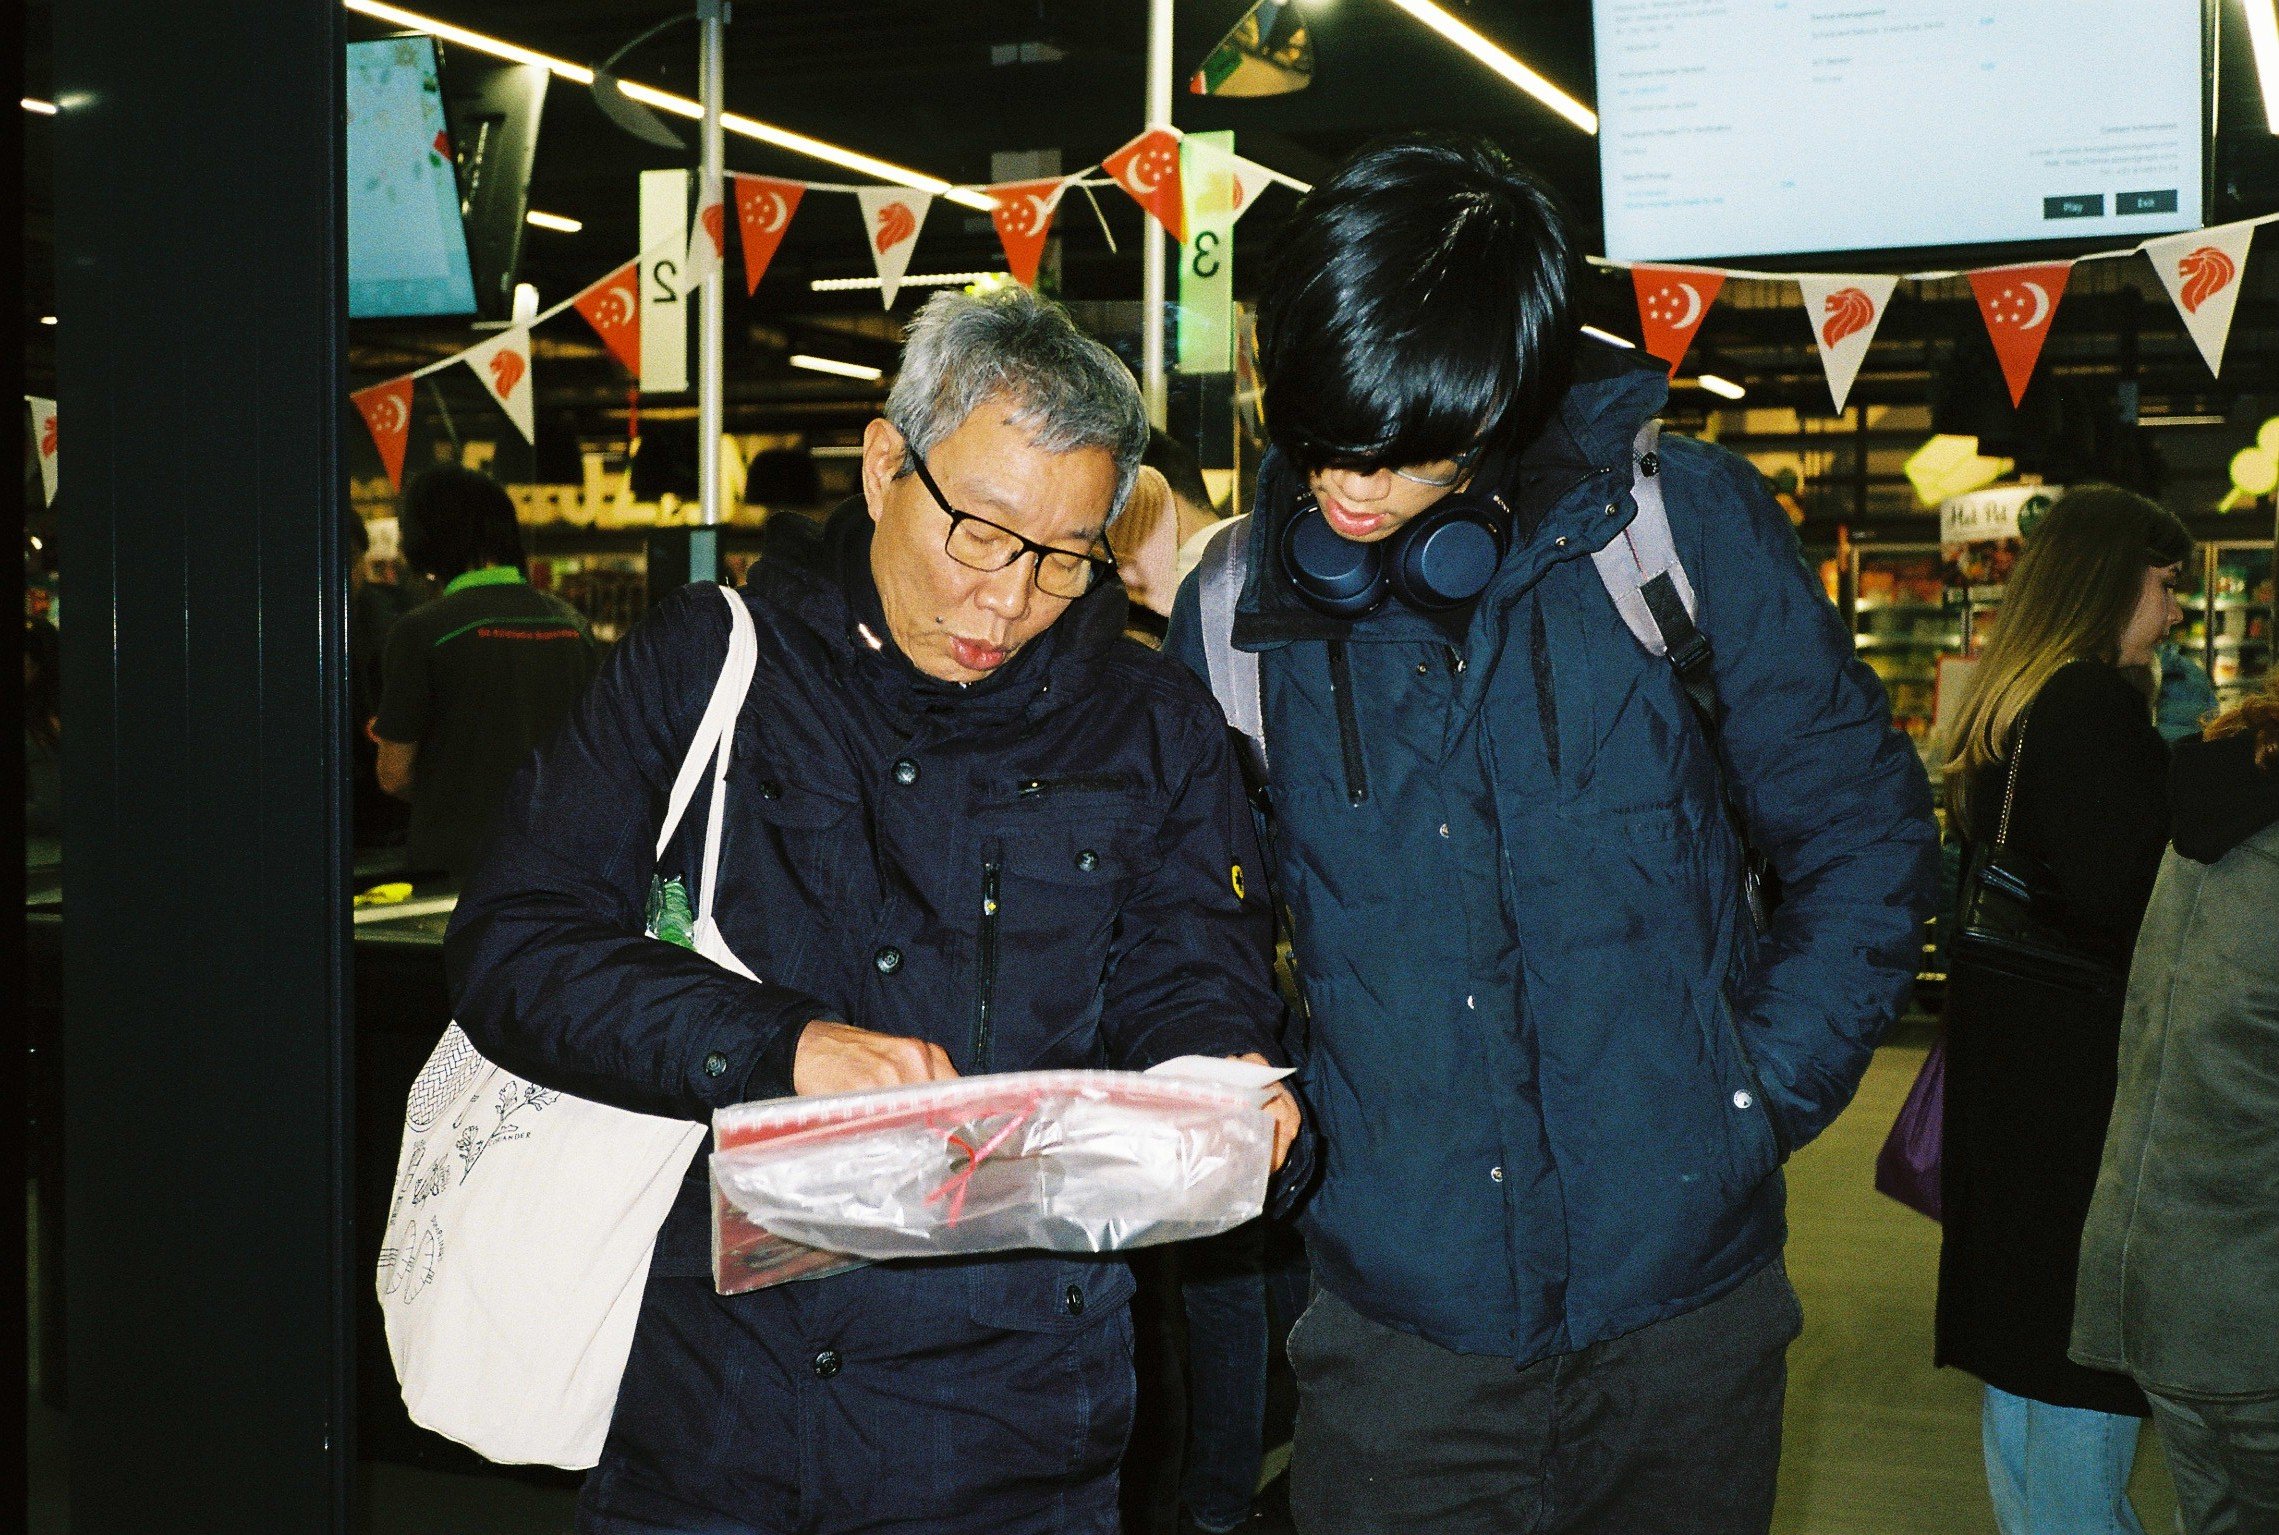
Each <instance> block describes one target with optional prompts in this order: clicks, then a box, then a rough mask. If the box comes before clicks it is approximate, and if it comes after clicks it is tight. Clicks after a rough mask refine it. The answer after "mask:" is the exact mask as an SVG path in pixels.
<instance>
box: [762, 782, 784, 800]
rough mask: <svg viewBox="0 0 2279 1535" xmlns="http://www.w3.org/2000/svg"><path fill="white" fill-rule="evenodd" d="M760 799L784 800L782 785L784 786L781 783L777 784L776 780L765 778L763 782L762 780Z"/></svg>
mask: <svg viewBox="0 0 2279 1535" xmlns="http://www.w3.org/2000/svg"><path fill="white" fill-rule="evenodd" d="M760 798H761V799H782V798H783V785H782V784H779V783H777V782H776V781H775V780H774V779H772V778H763V779H761V780H760Z"/></svg>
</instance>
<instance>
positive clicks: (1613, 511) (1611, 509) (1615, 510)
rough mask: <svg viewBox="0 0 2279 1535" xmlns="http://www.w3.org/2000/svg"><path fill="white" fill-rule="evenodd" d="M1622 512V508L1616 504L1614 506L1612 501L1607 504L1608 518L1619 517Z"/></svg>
mask: <svg viewBox="0 0 2279 1535" xmlns="http://www.w3.org/2000/svg"><path fill="white" fill-rule="evenodd" d="M1621 511H1622V508H1620V507H1618V506H1616V505H1615V504H1614V503H1613V502H1612V501H1609V502H1607V504H1606V514H1607V516H1609V517H1614V516H1618V515H1620V513H1621Z"/></svg>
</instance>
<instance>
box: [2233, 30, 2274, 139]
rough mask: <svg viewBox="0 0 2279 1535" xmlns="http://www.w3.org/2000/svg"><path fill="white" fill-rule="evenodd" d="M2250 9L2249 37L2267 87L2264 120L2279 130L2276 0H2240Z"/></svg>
mask: <svg viewBox="0 0 2279 1535" xmlns="http://www.w3.org/2000/svg"><path fill="white" fill-rule="evenodd" d="M2240 9H2241V10H2243V11H2245V12H2247V40H2248V42H2249V43H2251V44H2253V45H2254V48H2255V78H2256V83H2257V84H2258V85H2259V86H2261V87H2262V90H2263V121H2264V125H2265V126H2266V127H2268V128H2269V129H2270V130H2271V131H2272V132H2273V133H2279V12H2275V11H2274V9H2273V6H2272V0H2240Z"/></svg>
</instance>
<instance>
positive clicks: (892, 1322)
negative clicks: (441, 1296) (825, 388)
mask: <svg viewBox="0 0 2279 1535" xmlns="http://www.w3.org/2000/svg"><path fill="white" fill-rule="evenodd" d="M1146 441H1147V420H1146V416H1145V413H1144V411H1143V409H1142V407H1141V403H1140V397H1139V391H1138V389H1137V388H1136V386H1135V385H1134V383H1133V381H1132V377H1131V374H1130V373H1129V371H1128V370H1126V369H1125V368H1124V366H1123V365H1122V364H1121V363H1119V362H1118V361H1117V360H1116V359H1115V357H1114V356H1113V354H1111V353H1110V352H1108V351H1107V350H1106V349H1105V348H1104V347H1102V346H1100V345H1099V344H1098V343H1097V342H1094V341H1091V340H1089V339H1087V338H1086V337H1084V336H1083V335H1081V334H1080V333H1079V332H1078V331H1077V330H1076V328H1075V326H1074V325H1073V324H1071V323H1070V321H1069V320H1068V318H1067V316H1066V315H1065V314H1063V313H1062V312H1061V311H1060V310H1058V309H1057V308H1055V307H1053V306H1051V305H1049V304H1046V303H1044V302H1043V301H1041V300H1039V299H1037V298H1035V297H1034V296H1033V295H1031V294H1029V293H1027V292H1026V291H1023V290H1013V291H1010V292H1005V293H1000V294H995V295H992V296H989V297H986V298H969V297H965V296H962V295H944V296H941V297H937V298H935V299H934V300H933V301H932V302H930V303H929V304H928V305H927V306H926V308H925V310H924V311H923V312H922V313H921V314H920V315H919V317H918V319H917V321H916V323H915V324H914V325H913V326H912V328H911V331H910V338H909V344H908V348H907V351H906V353H905V356H904V361H903V368H902V371H901V374H900V376H899V378H898V380H897V381H896V384H895V386H894V389H893V392H892V394H891V396H890V397H889V399H888V402H887V408H886V418H885V419H884V420H881V421H875V422H873V423H872V424H871V426H870V429H869V433H868V435H867V437H866V438H865V440H864V452H863V460H862V495H861V496H860V497H859V498H857V499H854V500H850V501H849V502H848V503H847V504H846V505H844V506H842V507H840V508H839V509H838V510H837V512H835V513H834V514H833V515H832V516H831V517H830V518H829V519H828V520H827V521H825V522H824V523H822V524H821V525H820V526H817V525H815V524H813V523H808V522H805V521H803V520H801V519H794V518H779V519H777V520H776V521H775V522H774V523H772V524H771V525H770V527H769V529H768V532H767V538H766V544H765V548H764V552H763V555H762V557H761V559H760V560H759V561H758V562H757V563H756V564H755V565H754V567H753V569H752V572H751V574H750V576H749V578H748V580H747V582H746V584H745V588H744V591H743V593H742V597H743V600H744V602H745V603H746V604H747V606H748V608H749V610H750V612H751V616H752V618H753V620H754V623H755V625H756V628H757V633H758V639H759V650H760V659H759V671H758V675H757V677H756V679H755V681H754V683H753V686H752V689H751V692H750V695H749V697H748V698H747V700H746V702H745V704H744V708H743V712H742V715H741V716H740V718H739V720H738V723H737V727H736V737H735V749H734V759H733V765H732V768H731V770H730V774H729V778H728V783H727V795H726V801H725V803H726V819H725V825H724V831H723V836H724V838H725V842H724V845H723V850H722V855H721V862H720V872H719V876H718V878H719V889H718V892H717V896H716V900H715V906H714V911H715V920H716V922H717V924H718V926H719V929H720V933H721V936H722V937H723V938H724V939H725V940H726V942H727V944H728V947H729V948H730V949H732V950H733V951H734V952H735V953H736V954H737V955H739V956H741V957H742V958H743V960H744V961H745V962H746V963H747V964H749V965H750V966H751V967H752V969H753V970H754V971H756V972H757V973H758V974H759V975H761V976H763V977H765V979H764V980H762V981H754V980H750V979H747V978H746V977H744V976H740V975H735V974H731V973H729V972H728V971H726V970H723V969H721V968H719V967H717V966H715V965H713V964H712V963H711V962H710V961H708V960H706V959H703V958H701V957H700V956H698V955H696V954H694V953H691V952H688V951H686V950H684V949H681V948H677V947H675V946H674V945H673V944H671V943H669V942H659V941H656V939H657V938H658V937H660V936H663V937H669V936H671V932H672V927H673V924H672V923H670V922H669V921H667V920H663V919H662V918H661V917H660V914H668V915H669V914H670V913H671V912H672V911H674V910H675V909H684V910H685V907H681V906H680V904H679V903H681V902H684V901H686V900H687V899H688V898H689V895H690V893H691V886H692V885H693V884H694V882H695V881H696V879H697V878H698V877H699V869H700V867H701V860H700V859H697V858H694V857H692V856H691V853H692V851H693V843H694V835H695V833H694V832H693V830H692V832H691V833H689V834H684V840H687V841H689V842H690V843H691V847H689V848H683V847H682V846H679V845H677V844H676V845H672V846H668V847H667V849H666V851H665V854H664V855H663V856H662V857H661V858H658V857H653V856H652V851H653V839H654V838H655V836H656V831H657V827H658V825H659V824H660V823H659V819H658V818H659V815H660V812H661V807H662V806H663V804H664V802H665V798H666V795H667V793H668V791H669V790H670V788H671V782H672V779H673V776H674V773H675V770H676V769H677V768H678V766H679V764H680V761H681V759H682V757H683V756H684V755H685V753H686V752H687V750H688V743H689V741H690V740H691V738H692V737H693V735H694V733H695V731H696V729H697V724H698V717H699V715H700V714H701V713H702V712H703V709H704V706H705V702H706V699H707V697H708V695H709V694H710V692H711V689H712V685H713V680H714V678H715V677H716V676H717V675H718V674H719V671H720V667H721V664H722V657H723V655H724V654H725V652H726V650H727V647H728V631H729V615H728V614H727V613H726V612H725V611H723V608H724V604H723V603H722V602H721V601H720V599H719V596H718V594H717V593H715V592H711V591H707V590H704V589H702V588H697V587H692V588H689V589H688V590H685V591H682V592H679V593H676V594H674V595H673V596H671V597H668V598H666V599H665V600H664V601H663V602H662V603H660V604H659V605H658V606H657V608H656V609H655V611H654V612H653V613H652V614H651V615H650V617H649V618H648V620H647V621H645V622H644V623H643V624H642V625H641V626H640V627H639V628H637V629H636V630H635V631H634V632H633V633H632V634H630V635H629V636H627V638H626V639H625V640H624V641H623V642H622V643H620V644H619V645H618V646H617V647H616V649H615V651H614V652H613V653H612V654H611V656H610V658H609V660H608V662H607V664H606V665H605V667H604V668H603V671H602V674H601V676H600V677H599V678H598V679H597V680H596V682H595V684H594V686H593V688H592V689H591V690H590V691H589V692H588V694H587V695H586V697H585V699H584V700H583V702H582V703H581V704H580V705H579V707H578V709H577V710H576V712H575V714H574V715H573V716H572V718H571V720H570V722H569V723H568V725H567V726H566V727H565V728H564V729H563V731H562V732H561V734H560V735H559V736H557V737H556V738H555V740H554V741H553V742H551V743H550V744H549V745H548V746H546V747H545V748H544V749H543V750H542V751H540V752H539V753H538V754H537V756H536V757H535V758H534V759H533V761H532V762H531V763H530V765H529V766H528V767H526V768H525V769H524V771H523V774H522V776H521V778H520V779H519V780H518V781H517V783H516V785H515V787H514V789H513V790H512V791H511V792H510V794H509V797H508V804H507V807H506V809H505V811H504V812H503V814H502V818H501V822H502V824H501V828H500V831H499V833H498V837H497V840H496V841H495V843H494V844H493V846H492V848H491V850H490V853H489V856H488V858H487V860H486V862H485V863H484V865H483V866H482V868H481V869H480V871H479V872H478V873H477V875H476V876H475V878H474V880H473V881H472V883H471V884H470V886H469V888H468V890H467V892H466V894H465V896H464V897H463V898H462V900H461V902H460V905H459V909H458V912H457V914H456V916H455V918H454V920H453V923H452V928H451V933H450V937H449V940H448V942H447V954H448V958H449V961H450V967H451V976H452V987H453V999H454V1001H455V1003H456V1005H457V1017H458V1019H459V1021H460V1023H461V1024H462V1026H463V1027H464V1028H465V1029H466V1030H467V1032H468V1034H469V1035H470V1036H472V1037H473V1038H474V1040H475V1041H476V1043H477V1044H478V1045H479V1047H480V1048H481V1049H482V1050H483V1051H484V1052H485V1053H486V1054H488V1055H490V1056H491V1057H492V1058H493V1059H495V1060H497V1061H499V1062H501V1063H502V1064H505V1065H507V1066H509V1067H510V1068H511V1069H513V1070H515V1071H518V1072H520V1073H522V1074H524V1075H526V1076H528V1077H529V1078H531V1079H532V1080H534V1081H536V1082H538V1083H540V1084H542V1085H545V1086H549V1087H555V1088H559V1089H562V1090H564V1091H568V1092H574V1093H578V1094H581V1095H583V1096H585V1097H588V1098H594V1099H598V1100H602V1101H605V1102H611V1103H615V1104H618V1105H619V1106H621V1107H625V1108H630V1109H635V1110H639V1111H643V1112H647V1113H652V1114H668V1115H678V1116H682V1117H685V1118H689V1119H694V1120H700V1121H701V1120H707V1119H709V1118H710V1116H711V1114H712V1112H713V1110H715V1109H717V1108H719V1107H722V1106H723V1105H727V1104H732V1103H737V1102H741V1101H744V1100H747V1099H754V1098H766V1097H770V1096H782V1095H787V1094H793V1093H799V1094H828V1093H841V1092H850V1091H859V1090H865V1089H872V1088H883V1087H891V1086H895V1085H899V1084H904V1083H913V1082H923V1081H927V1080H930V1079H937V1078H945V1077H951V1076H957V1075H970V1074H974V1073H978V1072H991V1071H1017V1070H1027V1069H1032V1068H1048V1067H1083V1066H1112V1067H1130V1068H1143V1067H1147V1066H1150V1065H1153V1064H1155V1063H1157V1062H1159V1061H1163V1060H1167V1059H1169V1058H1171V1057H1174V1056H1179V1055H1193V1054H1209V1055H1222V1056H1238V1057H1246V1058H1251V1059H1259V1060H1267V1061H1273V1062H1277V1063H1278V1062H1279V1061H1280V1060H1281V1059H1282V1057H1281V1055H1280V1053H1279V1047H1278V1045H1277V1043H1276V1038H1275V1034H1276V1027H1277V1020H1278V1016H1279V1012H1280V1007H1279V1003H1278V1002H1277V999H1276V995H1275V992H1274V989H1273V983H1272V979H1271V972H1270V963H1271V945H1272V919H1271V916H1270V913H1269V910H1268V907H1267V904H1266V901H1265V898H1264V895H1263V893H1262V888H1261V887H1262V885H1263V881H1262V880H1260V879H1259V878H1258V876H1257V873H1256V870H1257V864H1258V855H1257V851H1256V847H1255V843H1254V840H1253V838H1254V834H1253V830H1252V822H1251V813H1250V809H1249V807H1248V804H1247V802H1246V800H1245V799H1244V797H1243V791H1242V785H1241V780H1240V775H1239V772H1238V771H1237V769H1236V767H1235V765H1234V763H1233V761H1232V759H1231V757H1230V752H1229V745H1228V740H1227V734H1226V728H1225V724H1224V721H1223V720H1222V718H1221V717H1220V715H1219V712H1218V709H1217V706H1216V705H1215V704H1214V703H1213V702H1212V700H1211V697H1210V694H1209V692H1208V691H1207V690H1206V689H1205V688H1204V687H1203V686H1202V685H1201V684H1200V683H1198V682H1197V681H1196V680H1195V679H1194V678H1193V677H1192V676H1191V675H1190V674H1189V673H1188V672H1187V671H1186V670H1185V669H1184V668H1182V667H1180V666H1179V665H1178V664H1177V663H1175V662H1172V661H1169V660H1167V659H1164V658H1161V657H1158V656H1157V655H1155V654H1154V653H1152V652H1150V651H1148V650H1147V649H1145V648H1144V647H1142V646H1139V645H1136V644H1133V643H1131V642H1130V641H1128V640H1125V639H1124V638H1122V631H1123V627H1124V606H1125V604H1124V594H1123V591H1122V588H1121V586H1120V585H1119V583H1118V582H1117V581H1116V580H1115V567H1114V565H1113V563H1112V562H1111V561H1110V559H1109V558H1108V555H1107V552H1106V549H1107V545H1106V533H1107V529H1108V525H1109V524H1110V523H1111V522H1112V521H1113V520H1114V518H1115V516H1116V514H1117V512H1118V511H1119V509H1120V508H1121V507H1122V506H1123V504H1124V500H1125V497H1126V495H1127V494H1128V493H1129V491H1130V488H1131V483H1132V479H1133V476H1134V474H1135V473H1136V471H1137V470H1138V468H1139V461H1140V453H1141V450H1142V448H1143V447H1144V446H1145V444H1146ZM704 820H705V817H704V816H702V815H699V814H696V813H693V812H692V813H691V814H690V815H689V816H688V817H687V818H686V819H685V820H684V822H683V823H682V824H683V825H684V826H687V827H690V828H692V829H693V828H698V827H700V826H701V825H702V824H703V821H704ZM1273 1112H1274V1115H1275V1118H1276V1122H1277V1132H1278V1133H1277V1136H1276V1162H1277V1165H1278V1166H1279V1168H1280V1181H1279V1183H1278V1184H1277V1189H1278V1190H1280V1191H1284V1192H1287V1191H1288V1190H1291V1189H1294V1188H1295V1187H1296V1186H1297V1185H1298V1184H1299V1183H1300V1181H1301V1180H1302V1178H1303V1175H1304V1173H1305V1171H1306V1163H1307V1162H1308V1161H1309V1156H1310V1153H1309V1150H1308V1145H1307V1143H1306V1142H1305V1141H1304V1140H1303V1139H1300V1138H1299V1129H1300V1126H1299V1121H1298V1112H1297V1107H1296V1104H1295V1102H1294V1101H1293V1100H1292V1099H1291V1098H1290V1097H1289V1095H1288V1094H1287V1093H1282V1094H1280V1095H1278V1097H1277V1099H1276V1101H1275V1103H1274V1105H1273ZM1293 1146H1295V1147H1296V1153H1297V1154H1296V1155H1291V1151H1292V1148H1293ZM703 1168H704V1163H703V1161H702V1160H701V1158H700V1159H699V1161H698V1162H697V1163H696V1165H695V1169H694V1170H693V1171H692V1173H691V1175H690V1182H689V1183H688V1185H687V1186H686V1188H685V1189H684V1190H683V1191H682V1197H681V1198H680V1200H679V1202H678V1203H677V1204H676V1205H675V1207H674V1208H673V1210H672V1213H671V1214H670V1216H668V1218H667V1219H666V1221H665V1225H664V1228H663V1230H662V1231H661V1232H660V1233H659V1237H658V1241H657V1248H656V1253H655V1257H654V1259H653V1261H652V1264H651V1268H650V1272H649V1279H648V1285H647V1289H646V1292H645V1294H644V1297H643V1302H642V1312H641V1320H640V1325H639V1329H638V1331H637V1333H636V1335H635V1338H634V1343H633V1353H632V1358H631V1360H630V1362H629V1363H628V1366H627V1369H626V1374H625V1380H624V1384H623V1387H622V1389H621V1391H620V1394H619V1397H618V1402H617V1410H616V1416H615V1419H614V1421H613V1423H612V1425H611V1430H610V1436H609V1442H608V1446H607V1448H606V1450H605V1451H604V1453H603V1456H602V1460H601V1463H600V1465H599V1466H597V1467H596V1468H595V1470H594V1471H593V1473H592V1474H591V1475H590V1476H589V1477H588V1479H587V1481H586V1484H585V1488H584V1490H583V1492H582V1494H581V1497H580V1500H579V1511H578V1521H577V1528H578V1529H579V1530H581V1531H612V1532H615V1531H634V1530H640V1531H665V1530H676V1531H699V1530H701V1531H706V1532H728V1531H736V1532H752V1535H760V1532H767V1535H775V1532H789V1531H793V1530H797V1531H801V1532H803V1535H805V1532H829V1531H855V1530H864V1531H920V1530H924V1531H956V1530H972V1531H990V1532H1015V1531H1038V1532H1044V1531H1054V1532H1076V1531H1098V1532H1102V1535H1107V1532H1111V1531H1113V1530H1114V1529H1115V1527H1116V1485H1115V1482H1116V1466H1117V1461H1118V1459H1119V1457H1120V1456H1121V1454H1122V1451H1123V1447H1124V1440H1125V1435H1126V1432H1127V1430H1128V1428H1129V1423H1130V1415H1131V1403H1132V1391H1133V1385H1132V1375H1131V1364H1130V1350H1131V1341H1132V1338H1131V1323H1130V1320H1129V1314H1128V1311H1127V1308H1126V1306H1125V1301H1126V1299H1127V1298H1128V1297H1129V1295H1130V1294H1131V1289H1132V1281H1131V1276H1130V1273H1129V1271H1128V1270H1127V1269H1126V1267H1125V1266H1124V1264H1123V1263H1122V1262H1121V1261H1119V1260H1117V1259H1115V1258H1113V1257H1101V1258H1076V1257H1065V1256H1061V1255H1057V1254H1050V1253H1023V1254H1008V1255H1004V1256H1000V1257H993V1258H987V1259H979V1260H963V1261H941V1262H919V1263H896V1264H879V1265H876V1266H873V1267H869V1268H861V1269H856V1270H854V1271H852V1272H848V1273H842V1274H838V1275H834V1276H831V1277H827V1278H820V1279H812V1280H803V1281H800V1282H797V1283H792V1284H786V1285H783V1286H780V1287H777V1288H773V1289H765V1290H759V1291H754V1292H751V1293H748V1294H743V1295H736V1296H721V1295H718V1294H716V1293H714V1289H713V1285H712V1281H711V1278H710V1274H711V1264H710V1261H709V1250H708V1235H709V1224H708V1211H707V1202H706V1189H705V1185H704V1182H703V1177H704V1174H703Z"/></svg>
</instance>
